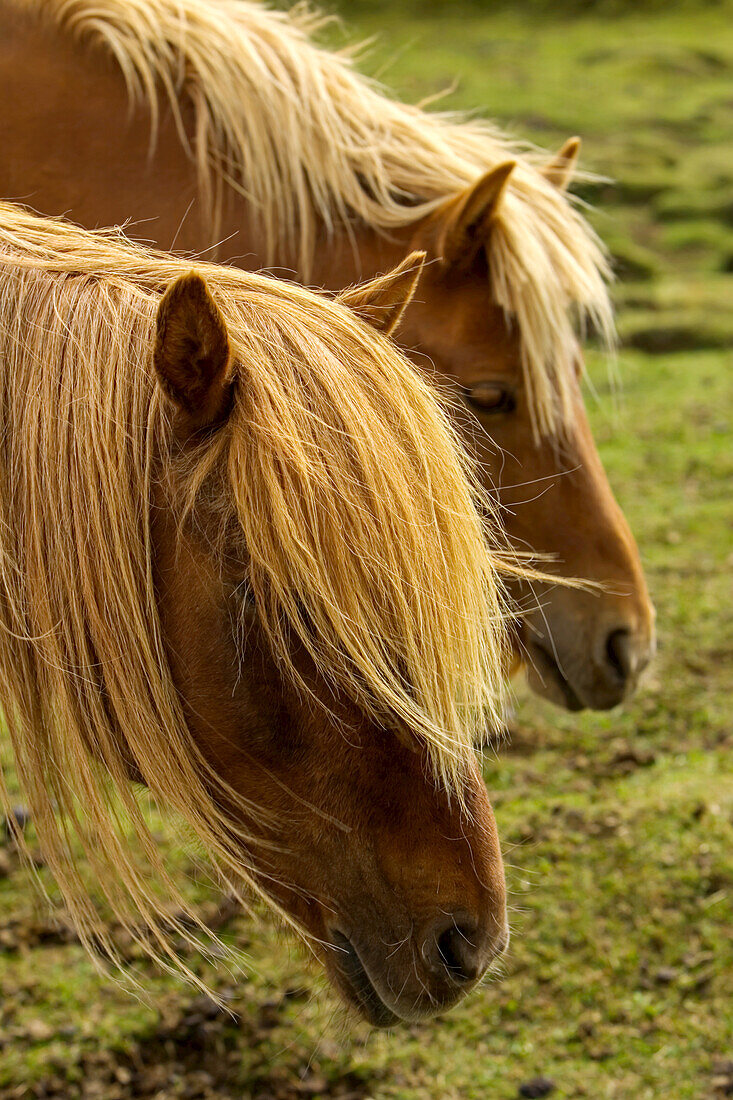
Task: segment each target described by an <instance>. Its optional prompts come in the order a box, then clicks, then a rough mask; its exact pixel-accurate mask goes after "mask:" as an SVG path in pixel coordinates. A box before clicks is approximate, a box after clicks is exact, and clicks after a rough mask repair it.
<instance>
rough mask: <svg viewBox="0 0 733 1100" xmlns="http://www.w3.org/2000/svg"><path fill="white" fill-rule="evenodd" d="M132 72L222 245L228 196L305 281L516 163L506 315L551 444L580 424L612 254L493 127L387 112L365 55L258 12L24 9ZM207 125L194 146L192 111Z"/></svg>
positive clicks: (496, 253) (495, 234) (509, 208)
mask: <svg viewBox="0 0 733 1100" xmlns="http://www.w3.org/2000/svg"><path fill="white" fill-rule="evenodd" d="M11 2H13V3H15V4H16V6H20V7H22V8H24V9H28V8H30V9H34V10H38V11H39V12H41V13H42V14H43V15H45V16H47V17H49V18H50V19H51V20H52V22H54V23H55V24H57V25H58V26H60V27H61V28H63V29H65V30H66V31H68V32H70V33H71V34H72V35H73V36H75V37H76V38H77V39H78V40H79V41H81V42H83V43H91V44H94V45H98V46H102V48H104V49H105V50H106V51H107V52H108V53H110V54H111V55H112V56H113V57H114V58H115V59H116V60H117V62H118V63H119V65H120V68H121V70H122V73H123V76H124V78H125V81H126V83H127V87H128V91H129V93H130V95H131V97H132V98H134V99H145V100H147V101H148V103H149V106H150V109H151V112H152V119H153V130H155V125H156V121H157V117H158V112H159V97H160V95H161V93H162V94H163V95H164V96H165V97H167V99H168V100H169V101H170V103H171V106H172V109H173V113H174V117H175V118H176V121H177V125H178V128H179V132H180V134H181V140H182V141H183V142H184V144H185V145H186V147H187V148H188V149H189V151H190V152H191V155H192V156H193V157H194V158H195V161H196V164H197V166H198V172H199V179H200V189H201V193H202V196H203V197H204V199H205V200H206V201H207V202H208V203H209V208H210V213H211V232H212V240H215V239H216V238H217V236H218V224H219V223H218V217H219V212H220V208H221V201H222V195H223V188H225V187H227V186H231V187H233V188H234V189H236V190H237V191H239V192H240V193H241V194H242V195H243V196H244V197H245V198H246V199H247V201H248V202H249V203H250V204H251V207H252V211H253V214H254V217H255V222H256V223H259V226H260V229H261V231H262V232H263V237H264V241H265V244H266V255H267V261H266V262H267V263H268V264H269V265H272V264H274V263H275V262H277V263H278V264H283V263H289V264H294V265H295V266H296V267H297V268H298V271H299V274H300V277H301V278H303V279H304V280H305V281H307V280H308V278H309V273H310V271H311V268H312V262H313V256H314V251H315V249H316V247H318V241H319V237H320V235H321V228H322V227H325V228H326V230H327V231H328V232H329V233H336V232H347V233H348V232H349V231H350V229H352V228H353V226H354V225H355V224H362V225H364V226H367V227H371V228H373V229H374V230H376V231H378V232H382V233H389V231H390V230H394V229H397V228H399V227H403V226H409V225H411V224H413V223H415V222H418V221H420V220H421V219H422V218H425V217H426V216H427V215H429V214H431V213H433V212H434V211H435V210H436V209H438V208H439V207H440V206H441V204H442V203H444V202H445V200H446V199H449V198H451V197H453V196H455V195H456V194H458V193H460V192H461V191H462V190H464V189H465V188H466V187H468V186H471V185H472V184H474V183H475V182H476V181H477V180H478V179H479V178H480V177H481V176H482V175H483V174H484V173H485V172H487V171H488V170H489V169H491V168H493V167H495V166H497V165H498V164H500V163H502V162H504V161H506V160H507V159H508V158H514V159H516V160H517V162H518V164H517V168H516V169H515V171H514V172H513V174H512V176H511V180H510V183H509V187H508V189H507V191H506V193H505V195H504V197H503V200H502V206H501V210H500V215H499V217H498V218H497V219H496V221H495V223H494V225H493V228H492V232H491V236H490V240H489V241H488V243H487V257H488V264H489V278H490V285H491V294H492V296H493V299H494V301H495V302H496V303H497V304H498V305H499V306H501V307H502V308H503V309H504V310H505V311H506V313H507V315H508V316H509V317H510V318H512V320H513V322H514V323H515V324H516V326H517V329H518V331H519V333H520V334H521V338H522V352H523V367H524V371H525V377H526V380H527V384H528V388H529V392H530V395H531V398H532V401H531V407H532V410H533V415H534V420H535V426H536V429H537V432H538V434H553V433H554V432H556V431H557V430H558V429H559V428H561V427H562V425H563V424H566V423H567V422H569V420H570V417H571V414H572V402H571V393H572V387H571V384H570V378H571V377H572V372H573V370H574V369H575V368H576V367H577V360H578V340H577V335H576V333H578V332H580V333H581V335H582V333H583V332H584V331H585V329H586V327H587V326H588V325H590V326H592V327H594V328H595V329H597V330H599V331H600V333H601V335H602V337H603V338H604V339H605V340H606V342H607V343H608V344H609V345H610V344H611V343H612V341H613V316H612V309H611V304H610V300H609V295H608V289H607V280H608V278H609V269H608V265H607V261H606V258H605V255H604V252H603V249H602V247H601V245H600V244H599V241H598V239H597V238H596V236H595V235H594V233H593V231H592V230H591V229H590V227H589V226H588V224H587V223H586V221H585V220H584V219H583V218H582V217H581V215H580V214H579V212H578V211H577V210H576V209H575V207H574V206H573V205H572V203H571V201H569V199H568V197H567V196H566V195H564V194H562V193H560V192H559V191H558V190H557V189H556V188H555V187H554V186H553V185H552V184H551V183H549V182H548V181H547V180H546V179H545V178H544V177H543V176H542V174H541V172H540V171H539V170H538V155H537V154H536V153H533V152H532V151H531V150H529V149H528V147H527V146H522V145H519V144H517V143H515V142H513V141H511V140H509V139H508V138H507V137H506V136H505V135H502V134H501V133H500V132H499V131H498V130H497V129H495V128H494V127H492V126H491V125H490V124H489V123H487V122H484V121H476V120H467V119H465V118H460V117H456V116H455V115H448V114H438V113H428V112H426V111H424V110H422V109H421V108H419V107H414V106H410V105H407V104H404V103H399V102H396V101H394V100H393V99H391V98H389V97H388V96H387V95H386V94H385V93H384V91H383V90H382V89H381V88H380V87H378V86H377V85H376V84H375V83H373V82H371V81H369V80H367V79H366V78H365V77H363V76H361V75H360V74H359V73H357V72H356V71H355V70H354V69H353V67H352V58H353V50H352V51H342V52H336V53H334V52H329V51H327V50H324V49H321V48H319V47H318V46H317V45H314V44H313V42H312V41H310V38H309V35H310V34H311V33H312V32H313V31H314V30H316V29H317V28H318V27H319V25H320V24H321V23H322V22H323V19H322V18H321V17H319V16H317V15H314V14H312V13H310V12H309V11H308V10H307V9H306V8H305V7H304V6H303V5H298V6H296V7H295V8H294V9H293V11H292V12H290V13H289V14H284V13H280V12H274V11H271V10H269V9H268V8H267V7H266V6H265V5H263V4H260V3H253V2H250V0H11ZM184 99H187V100H190V102H191V103H192V104H193V108H194V112H195V125H194V136H193V137H192V138H190V139H189V137H187V136H186V130H185V127H184V123H183V119H182V113H181V103H182V101H183V100H184Z"/></svg>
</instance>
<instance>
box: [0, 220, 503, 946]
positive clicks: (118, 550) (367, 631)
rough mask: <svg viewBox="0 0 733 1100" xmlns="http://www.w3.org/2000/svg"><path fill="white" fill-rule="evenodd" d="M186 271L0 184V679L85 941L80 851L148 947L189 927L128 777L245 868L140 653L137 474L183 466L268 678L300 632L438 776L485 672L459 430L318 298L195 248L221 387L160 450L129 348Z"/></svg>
mask: <svg viewBox="0 0 733 1100" xmlns="http://www.w3.org/2000/svg"><path fill="white" fill-rule="evenodd" d="M186 270H190V262H189V263H184V262H183V261H181V260H179V259H176V258H174V257H172V256H167V255H165V254H163V253H157V252H153V251H149V250H146V249H143V248H140V247H138V246H136V245H133V244H131V243H130V242H128V241H127V240H126V239H125V238H124V237H122V236H121V234H120V233H119V232H117V231H111V230H110V231H105V232H97V233H88V232H86V231H84V230H81V229H78V228H76V227H75V226H71V225H69V224H68V223H63V222H58V221H53V220H50V219H42V218H38V217H36V216H34V215H32V214H30V213H28V212H26V211H24V210H22V209H21V208H19V207H16V206H12V205H9V204H0V469H2V480H1V481H0V699H1V701H2V706H3V710H4V713H5V717H6V721H7V726H8V729H9V732H10V737H11V740H12V746H13V752H14V759H15V766H16V769H17V774H18V778H19V782H20V786H21V789H22V791H23V792H24V795H25V798H26V799H27V801H28V804H29V806H30V810H31V813H32V817H33V821H34V824H35V827H36V829H37V831H38V834H39V837H40V840H41V843H42V847H43V850H44V854H45V857H46V860H47V862H48V864H49V866H50V868H51V870H52V872H53V873H54V875H55V877H56V879H57V881H58V883H59V885H60V887H61V890H62V892H63V895H64V898H65V900H66V903H67V905H68V907H69V909H70V910H71V912H72V915H73V917H74V920H75V921H76V923H77V925H78V927H79V928H80V930H81V933H82V936H83V937H84V939H85V942H86V943H87V944H88V945H89V944H92V943H95V944H97V945H99V943H100V942H101V943H103V945H104V948H105V951H106V952H107V953H109V954H112V955H113V956H114V946H113V944H112V942H111V940H110V938H109V936H108V935H107V933H106V932H105V931H104V926H103V925H100V922H99V919H98V917H97V910H96V909H95V906H94V905H93V904H92V902H91V900H90V895H89V893H88V890H87V886H86V881H85V880H84V879H83V877H82V875H81V872H80V870H79V866H78V864H77V859H76V855H75V853H78V852H79V851H81V852H82V853H83V854H84V856H85V859H86V861H87V862H88V865H89V866H90V867H91V869H92V871H93V873H94V877H95V879H96V881H97V882H98V883H101V886H102V889H103V891H104V896H105V898H106V902H107V903H108V905H109V907H110V908H111V909H112V911H113V913H114V914H116V916H117V918H119V920H120V921H122V922H123V924H124V926H125V927H126V928H127V929H128V932H129V933H130V934H132V935H133V936H135V937H136V938H137V939H139V940H140V942H141V943H142V945H143V946H144V947H145V949H146V950H149V951H151V952H152V953H153V954H154V955H155V956H156V957H158V958H161V957H163V958H164V959H168V962H169V964H171V965H173V964H174V963H175V962H176V958H175V951H174V949H173V948H172V947H171V944H170V935H171V934H173V935H177V936H184V937H185V938H187V939H188V938H190V937H191V935H192V933H191V928H190V922H191V921H192V920H195V914H191V912H190V911H189V909H188V907H187V906H186V904H185V902H184V901H183V899H182V897H181V896H180V894H179V891H178V888H177V887H176V885H175V884H174V883H173V882H172V881H171V878H170V876H169V875H167V874H166V870H165V867H164V866H163V863H162V860H161V857H160V855H159V853H158V851H157V849H156V845H155V842H154V840H153V838H152V836H151V833H150V831H149V828H148V826H147V824H146V821H145V818H144V815H143V813H142V810H141V808H140V805H139V802H138V796H136V794H135V790H134V789H133V787H132V786H131V784H130V783H129V781H128V780H129V776H130V774H132V775H135V776H138V777H139V778H141V779H142V780H143V781H144V783H145V785H146V787H147V788H148V790H149V791H150V792H151V794H152V796H153V797H154V799H155V800H156V801H157V802H159V803H160V804H163V805H165V806H167V807H169V808H171V809H172V810H174V811H177V812H178V814H180V815H181V817H182V818H183V819H184V820H185V822H187V823H188V825H189V827H190V829H191V830H192V832H193V834H194V836H195V837H196V838H197V839H198V841H199V842H200V844H201V845H202V846H203V848H204V849H205V851H206V852H207V853H208V854H209V855H210V856H211V857H212V859H213V861H214V863H215V865H216V867H217V868H218V870H219V872H220V873H221V875H222V876H223V878H224V879H225V880H227V881H229V882H230V883H233V884H234V886H236V884H237V883H239V882H241V881H242V880H245V881H250V882H252V875H251V867H250V863H249V861H248V857H246V856H245V855H244V852H245V851H246V849H247V846H248V843H249V842H250V841H249V838H248V837H247V836H246V835H245V833H244V832H242V829H241V827H238V826H237V825H236V824H234V823H233V821H232V820H231V817H230V816H227V815H226V814H224V812H223V811H222V810H221V809H220V807H221V806H222V805H224V804H225V802H228V804H229V805H231V803H232V800H234V801H235V802H236V796H235V794H234V792H232V791H229V790H228V789H226V785H225V784H224V783H223V781H222V780H220V779H218V778H217V777H216V776H215V775H214V774H213V773H211V771H210V770H209V769H208V768H207V766H206V764H205V762H204V761H203V759H201V756H200V754H199V753H198V752H197V749H196V746H195V744H194V743H193V739H192V736H191V734H190V731H189V730H188V728H187V726H186V723H185V720H184V715H183V711H182V706H181V700H180V698H179V696H178V694H177V692H176V687H175V684H174V682H173V680H172V677H171V672H170V668H169V664H168V660H167V657H166V652H165V646H164V641H163V638H162V634H161V625H160V619H159V612H158V608H157V605H156V596H155V589H154V574H153V560H152V556H153V550H152V543H151V538H152V534H151V517H150V507H151V499H152V497H153V493H154V491H155V490H156V487H160V486H170V485H176V486H179V487H180V486H182V487H183V488H182V490H181V492H180V494H179V497H180V499H174V498H173V499H170V500H169V501H168V506H170V507H171V508H173V509H175V510H177V512H178V514H179V518H180V522H181V523H182V524H183V523H185V522H186V517H187V516H188V517H195V515H196V508H197V501H199V500H200V499H201V494H202V493H203V494H205V497H206V509H207V511H206V515H207V516H208V515H210V514H211V510H212V509H213V514H214V515H215V516H218V517H219V521H218V522H217V524H216V526H217V529H218V530H221V531H229V532H231V529H232V527H235V528H236V529H237V530H239V531H240V534H241V536H242V537H243V543H244V545H245V546H246V555H247V560H248V563H249V565H248V572H247V575H246V576H244V575H243V577H242V581H243V583H244V582H245V581H246V582H247V583H249V585H250V586H251V588H252V590H253V592H254V596H255V600H256V606H257V612H258V614H259V617H260V619H261V622H262V624H263V626H264V628H265V630H266V632H267V634H268V636H269V640H270V644H271V646H272V649H273V652H274V654H275V656H276V657H277V659H278V662H279V667H280V668H281V669H282V670H283V674H284V675H288V674H290V675H292V676H293V677H294V678H296V680H297V673H296V671H295V667H294V664H293V658H292V650H293V643H294V642H297V643H298V644H300V645H305V646H306V648H307V649H308V651H309V652H310V655H311V657H312V659H313V662H314V663H315V666H316V668H317V669H318V670H319V672H320V673H321V674H322V675H323V677H324V678H325V679H326V681H327V682H328V683H330V684H332V685H333V686H334V687H337V688H338V689H340V690H341V691H343V692H345V693H346V694H347V696H348V697H349V698H351V699H353V700H354V701H355V702H356V703H357V704H358V705H359V707H360V708H361V709H362V711H363V712H365V713H367V714H369V715H370V716H372V717H374V718H375V719H377V720H378V721H384V720H388V721H389V722H391V723H394V722H395V721H397V722H398V723H399V724H401V726H402V727H403V729H404V730H406V731H408V732H410V733H411V735H412V736H414V737H415V738H418V739H419V740H421V741H422V742H423V743H424V744H425V745H426V746H427V749H428V752H429V757H430V759H431V761H432V765H433V767H434V769H435V772H436V776H437V778H438V779H439V780H440V781H441V782H443V783H445V784H447V785H448V787H449V789H450V790H452V791H454V792H456V793H457V794H458V795H460V787H461V777H462V775H463V769H464V768H465V766H466V764H467V761H468V760H469V758H470V756H471V755H472V752H473V749H472V740H473V737H474V734H475V732H476V731H477V728H478V727H479V726H481V725H482V724H483V723H484V721H486V720H488V721H491V715H492V714H495V712H496V702H497V701H496V692H497V690H498V685H499V684H500V683H501V666H500V662H501V654H500V631H501V607H500V597H499V593H498V589H497V583H496V576H495V569H494V565H495V563H494V560H493V557H492V552H491V551H490V550H488V549H487V544H486V542H485V539H484V535H485V531H484V530H483V525H482V521H481V519H480V518H479V515H478V512H477V510H476V507H475V500H474V497H473V493H474V488H473V486H472V485H471V484H470V481H469V475H468V473H467V468H466V464H465V459H464V457H463V453H462V452H461V450H460V446H459V444H458V443H457V441H456V438H455V436H454V435H453V434H452V430H451V428H450V426H449V422H448V419H447V417H446V415H445V412H444V411H443V410H442V409H441V407H440V404H439V402H438V400H437V399H436V397H435V396H434V394H433V393H432V391H431V390H430V389H429V388H428V387H427V385H426V384H425V383H423V382H422V380H421V379H420V377H419V375H418V374H417V372H416V371H415V370H414V369H413V368H412V367H411V366H410V364H409V363H408V362H407V361H406V360H405V359H404V358H403V357H402V356H401V355H400V354H399V353H398V352H397V351H396V349H394V348H393V346H392V345H391V344H390V343H389V342H388V341H387V340H385V339H384V338H382V337H381V336H379V335H378V334H377V333H376V332H375V331H374V330H373V329H371V328H369V327H368V326H367V325H366V324H365V323H363V322H362V321H361V320H359V319H358V318H357V317H356V315H355V314H353V313H352V312H351V311H350V310H348V309H346V308H345V307H344V306H342V305H341V304H339V303H338V302H337V301H331V300H329V299H327V298H325V297H321V296H319V295H316V294H314V293H313V292H311V291H308V290H306V289H305V288H302V287H300V286H296V285H290V284H286V283H282V282H278V281H276V280H273V279H269V278H267V277H265V276H261V275H255V274H249V273H245V272H241V271H238V270H236V269H228V268H222V267H217V266H214V265H207V264H201V265H197V270H198V271H200V272H201V273H202V274H203V275H204V277H205V278H206V280H207V284H208V286H209V288H210V290H211V292H212V294H213V296H214V297H215V299H216V301H217V303H218V304H219V307H220V308H221V310H222V312H223V315H224V317H225V319H226V322H227V325H228V329H229V335H230V341H231V347H232V370H233V372H234V378H235V384H234V393H235V397H234V405H233V408H232V412H231V415H230V417H229V419H228V421H227V422H226V424H225V425H224V426H222V427H221V428H219V429H218V431H217V432H216V433H215V434H214V436H213V437H212V438H210V439H209V440H208V441H207V443H206V445H205V446H203V445H202V447H201V449H199V450H195V451H194V453H193V454H192V455H190V454H189V455H186V457H185V464H184V465H183V467H179V465H178V463H180V462H181V461H183V460H182V459H181V458H180V455H179V452H177V451H175V449H173V448H172V446H171V433H172V427H171V414H170V406H169V404H168V401H167V399H166V398H165V397H164V396H163V394H162V391H161V389H160V387H159V385H158V384H157V382H156V380H155V376H154V368H153V365H152V352H153V342H154V334H155V324H156V311H157V308H158V304H159V301H160V298H161V296H162V293H163V292H164V290H165V288H166V287H167V285H169V283H170V281H171V280H172V279H174V278H176V277H177V276H179V275H180V274H181V273H182V272H184V271H186ZM176 455H178V457H175V456H176ZM174 475H175V476H174ZM169 491H170V490H169ZM212 540H213V543H214V545H216V544H217V537H216V533H215V532H214V533H212ZM301 687H302V685H301ZM303 690H305V689H304V688H303ZM5 799H6V802H7V792H5ZM242 809H243V813H244V815H245V818H244V819H246V818H247V815H248V816H249V818H250V819H252V820H254V821H258V817H257V815H258V808H257V807H256V806H244V807H242ZM250 847H251V845H250ZM141 868H142V869H141ZM153 884H156V885H153ZM166 899H169V900H170V899H172V900H173V902H174V903H175V905H174V907H175V908H177V909H178V910H179V911H182V912H183V913H184V914H187V915H188V916H187V919H182V918H181V919H178V918H176V919H173V920H171V918H170V916H169V914H170V905H168V904H167V903H166ZM166 922H167V923H166ZM151 930H152V931H151Z"/></svg>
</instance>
